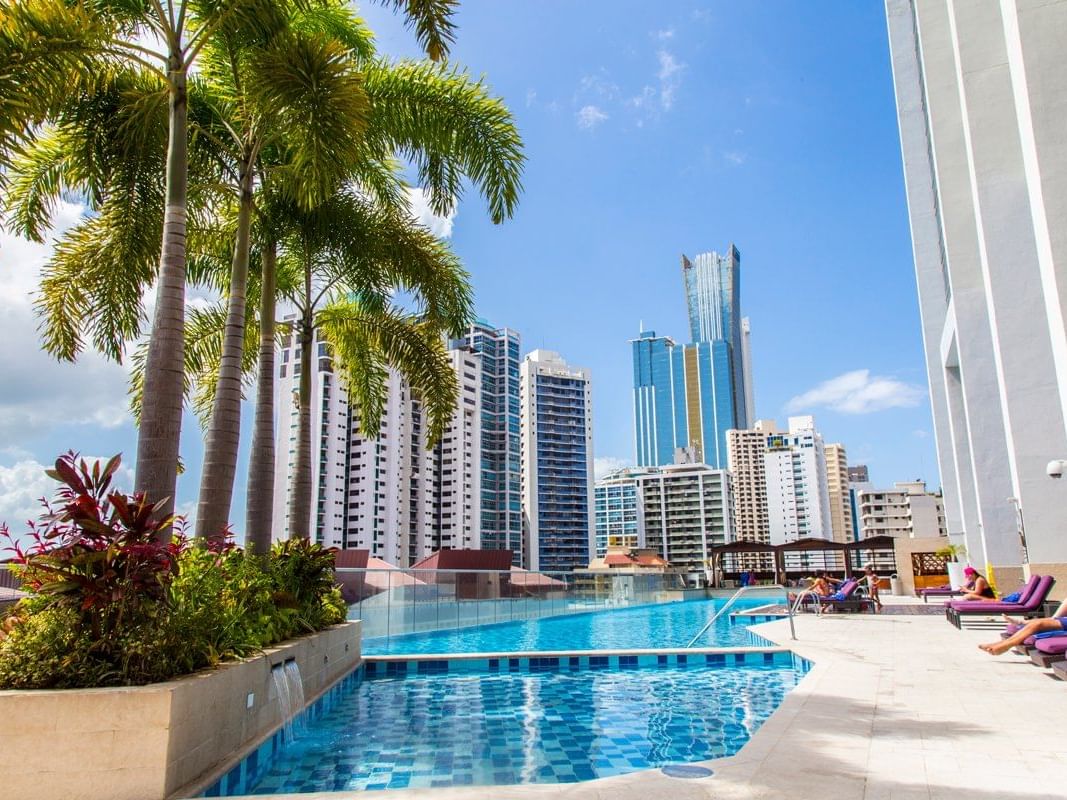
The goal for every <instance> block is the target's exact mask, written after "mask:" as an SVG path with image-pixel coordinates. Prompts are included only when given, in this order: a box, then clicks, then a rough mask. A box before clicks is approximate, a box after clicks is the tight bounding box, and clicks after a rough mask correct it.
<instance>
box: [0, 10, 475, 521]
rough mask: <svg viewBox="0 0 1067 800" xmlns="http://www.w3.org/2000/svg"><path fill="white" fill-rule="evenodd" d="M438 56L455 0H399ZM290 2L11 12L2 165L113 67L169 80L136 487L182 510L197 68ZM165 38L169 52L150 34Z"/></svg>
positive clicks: (3, 75)
mask: <svg viewBox="0 0 1067 800" xmlns="http://www.w3.org/2000/svg"><path fill="white" fill-rule="evenodd" d="M390 4H391V5H393V6H394V7H395V8H398V9H403V10H404V11H405V12H406V13H407V15H408V20H409V24H411V25H412V26H413V27H414V28H415V30H416V33H417V35H418V36H419V39H420V41H421V42H422V44H423V45H424V47H425V48H426V49H427V52H428V53H429V55H430V56H431V58H443V57H444V55H445V53H446V52H447V48H448V45H449V43H450V42H451V41H452V37H453V30H452V22H451V14H452V11H453V8H454V5H455V3H454V0H390ZM288 5H289V3H288V2H287V0H214V2H212V1H211V0H199V1H198V2H192V1H191V0H95V2H93V3H84V2H74V3H66V2H64V1H63V0H18V1H17V2H13V3H10V4H7V5H5V6H4V8H3V10H2V11H0V13H2V15H3V16H2V17H0V30H2V31H3V34H2V35H0V87H2V88H4V89H5V90H10V93H8V94H4V95H3V98H4V100H3V102H2V103H0V171H2V170H3V169H5V168H6V167H7V166H8V165H9V164H10V163H11V161H12V160H13V157H14V156H15V155H16V154H17V153H18V152H19V151H20V149H21V148H22V147H23V146H24V145H25V144H26V143H28V142H30V141H32V140H33V139H34V138H35V136H36V130H37V128H38V126H39V125H40V124H41V123H43V122H45V121H47V120H49V119H50V118H52V117H53V116H54V115H55V114H57V113H59V112H60V111H61V110H62V108H63V107H64V105H65V103H66V102H67V94H66V93H67V92H68V90H69V89H70V88H71V87H73V88H74V89H78V88H81V87H82V86H88V85H91V84H92V82H93V81H94V76H95V73H96V72H97V71H99V70H100V69H101V66H102V65H109V64H114V63H118V64H124V65H133V64H137V65H140V66H141V67H142V68H143V69H146V70H148V71H150V72H151V73H153V74H155V75H156V76H157V77H158V78H159V79H160V80H161V81H162V82H163V84H164V86H165V87H166V100H167V148H166V158H165V168H164V172H163V174H164V176H165V177H164V193H163V195H164V196H163V201H164V202H163V218H162V229H161V245H160V249H159V269H158V290H157V296H156V303H155V312H154V317H153V322H152V329H151V335H150V338H149V347H148V352H147V360H146V369H145V385H144V397H145V402H144V407H143V414H142V417H141V420H140V431H139V436H138V443H137V462H136V477H135V484H136V488H137V489H138V490H139V491H144V492H146V493H147V494H148V495H149V496H150V497H153V498H160V499H161V500H163V503H162V505H161V508H160V512H159V513H161V514H163V515H168V514H170V512H171V511H172V509H173V498H174V490H175V486H176V481H177V469H178V454H179V444H180V438H181V413H182V395H183V391H182V390H183V381H184V376H183V372H182V364H183V350H184V333H185V331H184V320H185V281H186V234H187V225H188V177H189V150H188V146H189V136H188V119H189V97H188V80H189V73H190V70H191V69H192V67H193V65H194V64H195V63H196V61H197V58H198V56H199V55H200V53H201V52H202V51H203V49H204V47H205V46H206V45H207V44H208V43H209V42H210V41H211V40H212V38H213V37H214V36H215V34H216V33H218V32H219V31H222V30H235V31H254V32H259V33H263V32H269V31H270V30H271V29H272V28H274V27H275V26H276V25H278V24H279V23H280V22H281V21H283V20H284V17H285V10H286V8H287V7H288ZM146 37H155V38H157V39H158V40H159V41H160V42H161V45H162V46H161V49H160V51H156V50H153V49H152V48H151V47H146V46H145V45H143V44H142V43H141V42H142V41H143V40H144V38H146Z"/></svg>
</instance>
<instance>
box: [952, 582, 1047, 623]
mask: <svg viewBox="0 0 1067 800" xmlns="http://www.w3.org/2000/svg"><path fill="white" fill-rule="evenodd" d="M1031 584H1034V587H1033V588H1032V589H1031V588H1030V585H1031ZM1051 589H1052V578H1051V576H1048V575H1043V576H1041V577H1040V578H1038V576H1036V575H1035V576H1033V577H1032V578H1030V583H1028V584H1027V585H1026V588H1024V589H1023V590H1022V592H1021V593H1020V596H1019V602H1018V603H1005V602H1003V601H1000V600H954V601H952V602H950V603H949V605H950V606H952V608H954V609H956V610H957V611H963V612H967V613H971V614H983V613H988V612H994V611H1007V612H1011V611H1024V612H1029V611H1034V610H1036V609H1037V607H1038V606H1040V605H1041V604H1042V603H1043V602H1045V597H1047V596H1048V593H1049V591H1050V590H1051Z"/></svg>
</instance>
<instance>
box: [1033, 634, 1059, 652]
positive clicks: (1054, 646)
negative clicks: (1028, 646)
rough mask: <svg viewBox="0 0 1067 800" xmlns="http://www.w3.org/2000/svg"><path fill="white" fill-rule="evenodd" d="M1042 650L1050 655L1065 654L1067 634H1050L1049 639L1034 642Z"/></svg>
mask: <svg viewBox="0 0 1067 800" xmlns="http://www.w3.org/2000/svg"><path fill="white" fill-rule="evenodd" d="M1034 647H1036V648H1037V649H1038V650H1039V651H1040V652H1042V653H1047V654H1049V655H1053V656H1056V655H1063V654H1065V653H1067V636H1050V637H1049V638H1048V639H1038V640H1037V641H1035V642H1034Z"/></svg>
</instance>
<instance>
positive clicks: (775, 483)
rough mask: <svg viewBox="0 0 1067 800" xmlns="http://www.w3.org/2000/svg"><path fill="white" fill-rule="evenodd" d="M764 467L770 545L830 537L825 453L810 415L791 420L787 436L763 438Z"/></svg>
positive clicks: (831, 532) (830, 527)
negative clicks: (764, 446) (764, 442)
mask: <svg viewBox="0 0 1067 800" xmlns="http://www.w3.org/2000/svg"><path fill="white" fill-rule="evenodd" d="M763 463H764V473H765V477H766V481H767V514H768V519H769V523H770V525H769V527H770V542H771V544H785V543H786V542H793V541H796V540H797V539H805V538H808V537H814V538H817V539H833V526H832V523H831V517H830V494H829V490H828V488H827V483H826V450H825V445H824V444H823V440H822V436H821V435H820V434H819V432H818V431H816V430H815V419H814V417H809V416H803V417H790V418H789V431H788V432H786V433H770V434H768V436H767V452H766V454H765V456H764V462H763Z"/></svg>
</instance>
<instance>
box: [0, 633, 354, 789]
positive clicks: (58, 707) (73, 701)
mask: <svg viewBox="0 0 1067 800" xmlns="http://www.w3.org/2000/svg"><path fill="white" fill-rule="evenodd" d="M293 658H295V659H296V662H297V664H299V666H300V673H301V676H302V678H303V682H304V696H305V698H307V699H308V700H309V701H310V700H313V699H314V698H315V697H317V696H318V695H319V694H321V693H322V692H323V691H324V690H325V689H327V688H329V686H330V685H331V684H332V683H333V682H334V681H336V680H337V679H338V678H340V677H342V676H343V675H345V674H346V673H348V672H350V671H351V670H352V669H354V668H355V667H356V666H357V665H358V664H359V661H360V623H358V622H348V623H345V624H343V625H338V626H335V627H333V628H331V629H329V630H326V631H322V632H320V633H317V634H314V635H312V636H307V637H304V638H302V639H294V640H291V641H290V642H287V643H285V644H283V645H281V646H279V647H275V648H271V649H270V650H267V651H266V652H265V653H264V654H263V655H260V656H256V657H254V658H250V659H246V660H244V661H235V662H230V663H227V664H224V665H222V666H220V667H219V668H217V669H214V670H205V671H203V672H199V673H196V674H195V675H190V676H188V677H185V678H181V679H179V680H175V681H168V682H166V683H156V684H151V685H149V686H129V687H119V688H106V689H66V690H55V691H47V690H43V691H0V742H2V743H3V745H2V747H3V753H4V762H5V763H4V769H3V778H2V784H3V789H2V791H0V794H3V796H5V797H13V798H14V797H20V798H21V797H26V798H29V797H32V798H34V800H81V799H82V798H84V799H85V800H99V798H103V797H107V798H110V799H111V800H164V798H167V797H170V796H172V795H174V794H175V793H176V792H177V791H178V790H179V789H180V788H181V787H183V786H185V785H186V784H189V783H190V782H192V781H195V780H197V779H199V778H201V777H204V776H205V775H206V774H207V773H209V772H211V771H212V770H213V769H216V768H217V767H218V766H219V765H221V764H223V763H224V762H226V761H228V760H230V759H231V758H232V756H233V755H235V754H236V753H237V752H238V751H240V750H241V749H242V748H244V747H246V746H248V745H250V744H252V743H254V742H256V741H257V740H259V739H261V738H263V737H264V736H265V735H266V734H267V733H269V732H270V731H272V730H273V729H275V728H277V727H278V726H279V725H280V724H281V714H280V711H279V708H278V699H277V697H276V695H275V692H274V689H273V681H272V679H271V667H272V666H273V665H274V664H279V663H282V662H283V661H287V660H289V659H293Z"/></svg>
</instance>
